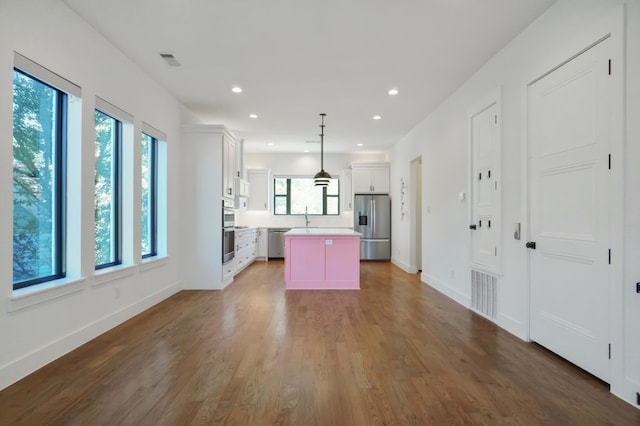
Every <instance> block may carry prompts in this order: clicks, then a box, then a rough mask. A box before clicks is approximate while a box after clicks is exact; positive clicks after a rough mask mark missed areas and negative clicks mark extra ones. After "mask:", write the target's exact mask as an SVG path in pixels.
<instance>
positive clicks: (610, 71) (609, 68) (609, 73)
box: [609, 59, 611, 75]
mask: <svg viewBox="0 0 640 426" xmlns="http://www.w3.org/2000/svg"><path fill="white" fill-rule="evenodd" d="M609 75H611V59H609Z"/></svg>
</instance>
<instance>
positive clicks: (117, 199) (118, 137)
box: [94, 107, 123, 271]
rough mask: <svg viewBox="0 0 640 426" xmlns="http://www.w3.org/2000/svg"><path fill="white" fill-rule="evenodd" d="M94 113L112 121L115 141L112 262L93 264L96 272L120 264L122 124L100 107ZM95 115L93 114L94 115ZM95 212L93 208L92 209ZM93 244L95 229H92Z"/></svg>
mask: <svg viewBox="0 0 640 426" xmlns="http://www.w3.org/2000/svg"><path fill="white" fill-rule="evenodd" d="M95 111H96V112H100V113H101V114H103V115H106V116H107V117H109V118H111V119H113V120H114V121H115V124H116V126H115V127H116V129H115V141H114V147H113V150H114V154H113V160H114V163H115V164H113V168H114V170H113V175H114V182H112V184H111V187H112V188H113V194H112V197H111V199H112V202H113V205H114V207H113V208H114V210H115V214H114V215H113V216H114V222H115V223H114V224H113V227H112V231H111V233H112V238H113V241H112V244H113V248H114V252H115V253H114V256H113V257H114V260H113V261H111V262H107V263H102V264H97V263H96V264H95V270H96V271H98V270H100V269H104V268H109V267H112V266H118V265H121V264H122V135H123V123H122V121H121V120H119V119H118V118H116V117H114V115H113V114H110V113H108V112H106V111H104V110H103V109H102V108H100V107H96V108H95ZM94 114H95V113H94ZM94 202H95V191H94ZM94 212H95V207H94ZM94 243H95V227H94Z"/></svg>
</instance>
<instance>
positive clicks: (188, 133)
mask: <svg viewBox="0 0 640 426" xmlns="http://www.w3.org/2000/svg"><path fill="white" fill-rule="evenodd" d="M233 140H235V138H234V136H233V134H231V132H229V130H227V129H226V128H225V127H224V126H221V125H189V126H183V127H182V140H181V147H180V148H181V151H180V154H181V155H180V161H181V172H180V173H181V175H182V182H183V184H184V185H183V186H182V187H181V188H180V198H181V203H180V204H181V207H180V209H181V211H180V212H181V214H180V220H181V227H180V238H181V240H182V242H183V243H184V244H185V246H187V247H192V248H193V250H195V252H197V253H199V255H198V256H186V257H185V258H184V278H183V283H184V288H185V289H190V290H196V289H197V290H205V289H206V290H220V289H222V288H224V287H225V286H226V285H228V284H229V283H230V282H231V281H232V280H233V267H232V265H233V262H227V263H226V264H224V265H223V264H222V238H221V235H222V205H223V189H224V188H225V187H226V186H228V184H227V185H225V184H224V183H223V182H224V181H225V178H224V176H223V169H224V164H225V162H227V161H228V157H227V158H226V159H225V156H224V154H226V150H225V148H224V147H225V142H229V141H233ZM227 146H228V144H227ZM226 180H227V181H228V177H227V178H226ZM227 195H228V194H227ZM227 198H228V197H227Z"/></svg>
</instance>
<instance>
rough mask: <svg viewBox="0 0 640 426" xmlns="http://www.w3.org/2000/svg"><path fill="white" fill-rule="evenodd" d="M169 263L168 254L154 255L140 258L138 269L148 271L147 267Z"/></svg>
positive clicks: (151, 267) (157, 266)
mask: <svg viewBox="0 0 640 426" xmlns="http://www.w3.org/2000/svg"><path fill="white" fill-rule="evenodd" d="M168 263H169V256H154V257H148V258H146V259H142V261H141V262H140V265H139V266H138V269H139V270H140V271H148V270H149V269H154V268H159V267H161V266H164V265H166V264H168Z"/></svg>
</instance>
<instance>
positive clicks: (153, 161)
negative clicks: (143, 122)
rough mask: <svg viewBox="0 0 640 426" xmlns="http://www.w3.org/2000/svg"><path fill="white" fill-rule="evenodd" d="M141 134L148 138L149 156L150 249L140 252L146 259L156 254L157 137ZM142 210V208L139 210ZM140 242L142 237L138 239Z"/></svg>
mask: <svg viewBox="0 0 640 426" xmlns="http://www.w3.org/2000/svg"><path fill="white" fill-rule="evenodd" d="M142 135H143V136H148V137H149V138H150V143H151V146H150V151H151V153H150V158H149V162H150V165H149V170H150V174H151V176H150V182H149V185H150V188H149V197H150V200H149V223H150V226H149V228H150V235H149V246H150V251H149V252H148V253H141V258H142V259H148V258H151V257H155V256H157V255H158V145H159V142H158V138H156V137H155V136H152V135H150V134H149V133H146V132H142ZM141 211H142V210H141ZM140 242H141V243H142V239H141V240H140Z"/></svg>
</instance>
